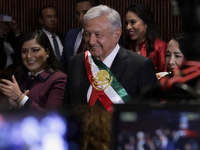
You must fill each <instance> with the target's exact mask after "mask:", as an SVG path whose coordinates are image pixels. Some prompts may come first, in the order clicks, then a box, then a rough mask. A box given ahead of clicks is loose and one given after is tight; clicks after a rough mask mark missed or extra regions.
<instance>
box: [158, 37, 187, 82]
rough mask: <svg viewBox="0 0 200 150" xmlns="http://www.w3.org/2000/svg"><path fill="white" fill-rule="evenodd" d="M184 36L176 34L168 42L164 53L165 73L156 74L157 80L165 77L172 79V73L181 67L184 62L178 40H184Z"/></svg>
mask: <svg viewBox="0 0 200 150" xmlns="http://www.w3.org/2000/svg"><path fill="white" fill-rule="evenodd" d="M185 36H186V34H185V33H176V34H174V35H173V37H172V39H171V40H170V41H169V43H168V45H167V51H166V64H167V72H159V73H157V74H156V76H157V78H158V79H160V78H161V77H163V76H165V75H167V76H169V77H172V76H173V74H174V72H175V71H176V70H177V69H178V68H179V67H181V65H182V63H183V61H184V55H183V53H182V45H181V43H180V40H182V39H183V38H185Z"/></svg>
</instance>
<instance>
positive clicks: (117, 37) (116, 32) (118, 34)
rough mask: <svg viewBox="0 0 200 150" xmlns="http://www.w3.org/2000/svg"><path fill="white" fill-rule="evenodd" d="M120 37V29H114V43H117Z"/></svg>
mask: <svg viewBox="0 0 200 150" xmlns="http://www.w3.org/2000/svg"><path fill="white" fill-rule="evenodd" d="M121 35H122V30H121V29H120V28H118V29H116V30H115V40H116V43H118V41H119V39H120V37H121Z"/></svg>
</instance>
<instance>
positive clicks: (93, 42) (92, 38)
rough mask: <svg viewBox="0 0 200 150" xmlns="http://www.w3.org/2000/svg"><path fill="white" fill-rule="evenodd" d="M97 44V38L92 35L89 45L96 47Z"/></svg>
mask: <svg viewBox="0 0 200 150" xmlns="http://www.w3.org/2000/svg"><path fill="white" fill-rule="evenodd" d="M95 43H96V36H95V35H94V34H92V35H91V36H90V39H89V44H90V45H94V44H95Z"/></svg>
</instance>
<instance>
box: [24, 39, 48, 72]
mask: <svg viewBox="0 0 200 150" xmlns="http://www.w3.org/2000/svg"><path fill="white" fill-rule="evenodd" d="M48 55H49V52H48V51H45V49H44V48H43V47H42V46H40V45H39V44H38V43H37V42H36V40H35V39H33V40H30V41H27V42H24V44H23V45H22V53H21V57H22V61H23V64H24V65H25V66H26V67H27V68H28V70H29V71H30V72H31V74H32V75H35V74H36V73H37V72H39V71H41V70H43V69H44V67H46V65H47V58H48V57H49V56H48Z"/></svg>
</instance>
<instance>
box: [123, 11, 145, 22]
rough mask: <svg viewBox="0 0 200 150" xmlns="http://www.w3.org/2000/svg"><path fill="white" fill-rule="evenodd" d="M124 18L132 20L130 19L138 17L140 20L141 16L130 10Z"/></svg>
mask: <svg viewBox="0 0 200 150" xmlns="http://www.w3.org/2000/svg"><path fill="white" fill-rule="evenodd" d="M126 19H127V20H132V19H140V20H142V19H141V18H139V17H138V15H137V14H136V13H134V12H131V11H129V12H127V13H126Z"/></svg>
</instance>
